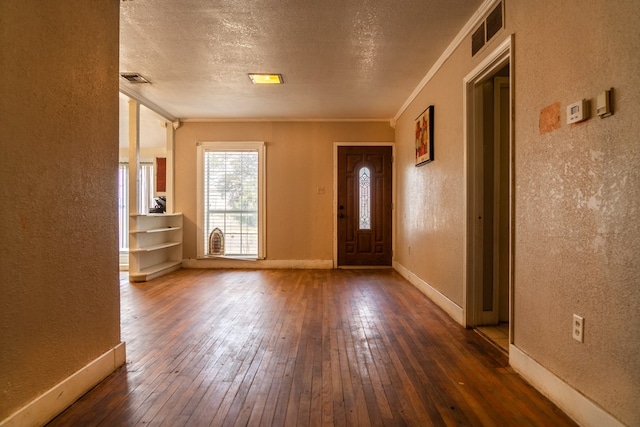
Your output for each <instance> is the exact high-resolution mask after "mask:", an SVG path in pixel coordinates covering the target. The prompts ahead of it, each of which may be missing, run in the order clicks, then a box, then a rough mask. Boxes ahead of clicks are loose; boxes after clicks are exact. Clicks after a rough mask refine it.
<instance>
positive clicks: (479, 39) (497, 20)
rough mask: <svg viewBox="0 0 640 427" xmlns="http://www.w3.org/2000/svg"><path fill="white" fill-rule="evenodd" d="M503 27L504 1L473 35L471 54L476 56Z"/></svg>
mask: <svg viewBox="0 0 640 427" xmlns="http://www.w3.org/2000/svg"><path fill="white" fill-rule="evenodd" d="M503 28H504V13H503V8H502V2H499V3H498V4H497V5H496V7H494V8H493V10H492V11H491V12H490V13H489V15H488V16H487V18H486V20H484V21H482V22H481V23H480V26H479V27H478V29H476V30H475V31H474V32H473V34H472V35H471V56H475V54H476V53H478V52H479V51H480V50H481V49H482V47H483V46H484V45H485V44H487V43H488V42H489V40H491V39H492V38H493V36H495V35H496V34H498V32H499V31H500V30H501V29H503Z"/></svg>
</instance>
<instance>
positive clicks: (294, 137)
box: [175, 122, 394, 260]
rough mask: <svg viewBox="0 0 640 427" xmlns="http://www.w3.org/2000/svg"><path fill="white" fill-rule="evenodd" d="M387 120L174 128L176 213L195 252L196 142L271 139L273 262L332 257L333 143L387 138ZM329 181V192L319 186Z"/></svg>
mask: <svg viewBox="0 0 640 427" xmlns="http://www.w3.org/2000/svg"><path fill="white" fill-rule="evenodd" d="M393 138H394V134H393V129H392V128H391V126H390V125H389V123H388V122H361V123H352V122H250V123H240V122H226V123H217V122H208V123H207V122H187V123H185V124H184V125H183V126H182V127H180V128H179V129H178V130H177V131H176V148H175V162H176V179H175V182H176V211H178V212H182V213H183V214H184V252H183V257H184V258H185V259H189V258H195V257H196V200H197V199H196V142H197V141H265V142H266V144H267V154H266V157H267V168H266V169H267V179H266V180H267V213H266V214H267V230H266V232H267V236H266V240H267V249H266V258H267V259H268V260H331V259H333V146H334V142H389V141H393ZM319 187H324V189H325V192H324V194H318V193H317V189H318V188H319Z"/></svg>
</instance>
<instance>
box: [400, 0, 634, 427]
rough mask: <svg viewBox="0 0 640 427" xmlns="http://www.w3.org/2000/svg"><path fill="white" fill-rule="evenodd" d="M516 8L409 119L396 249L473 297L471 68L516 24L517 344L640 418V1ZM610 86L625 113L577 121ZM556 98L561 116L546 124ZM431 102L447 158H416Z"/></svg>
mask: <svg viewBox="0 0 640 427" xmlns="http://www.w3.org/2000/svg"><path fill="white" fill-rule="evenodd" d="M505 11H506V19H505V22H506V28H505V29H504V30H503V31H502V32H500V33H499V34H498V35H497V36H496V37H495V39H494V40H492V41H490V42H489V44H488V45H487V46H486V47H485V48H484V49H483V50H482V51H481V52H480V53H479V54H478V55H476V57H474V58H472V56H471V43H470V40H469V38H468V37H467V38H466V39H465V40H464V42H463V43H462V44H461V45H460V47H458V48H457V49H456V50H455V52H454V53H453V54H452V56H451V57H450V58H449V59H448V60H447V61H446V62H445V63H444V65H443V67H442V68H441V69H440V70H439V71H438V72H437V73H436V74H435V75H434V77H433V78H432V79H431V81H430V82H429V83H428V84H427V86H426V87H425V88H424V89H423V90H422V92H421V93H420V94H419V95H418V97H417V98H416V99H415V100H414V101H413V102H412V103H411V104H410V105H409V107H408V108H407V109H406V111H404V113H403V114H402V115H401V116H400V117H399V119H398V122H397V129H396V142H397V155H398V156H397V157H398V162H397V167H398V188H399V191H398V200H397V202H398V210H397V216H398V233H397V251H396V262H397V263H398V264H400V265H401V266H404V267H405V268H406V269H408V270H409V271H410V272H412V273H413V274H415V275H416V276H417V277H418V278H419V279H420V280H423V281H424V282H427V283H428V284H429V285H431V286H432V287H433V288H434V289H435V290H436V291H437V292H440V293H441V294H442V295H444V297H446V298H448V299H449V300H450V301H452V302H453V303H454V304H456V305H458V306H459V307H460V308H463V302H464V290H465V284H464V282H463V279H464V273H463V272H464V268H465V265H464V251H465V247H464V243H463V239H464V230H465V221H466V216H465V211H464V209H465V202H464V200H465V194H464V193H463V189H464V170H465V147H464V145H463V126H464V123H463V117H462V113H463V79H464V77H465V76H466V75H467V74H468V73H470V72H471V71H472V70H473V68H474V67H475V66H476V65H477V64H479V63H480V61H481V60H482V59H483V58H484V57H485V56H486V55H487V54H488V53H490V52H491V51H492V50H494V49H495V48H496V47H497V46H498V45H499V44H500V43H501V42H502V41H504V40H505V39H506V38H507V37H509V36H510V35H511V34H514V35H515V36H514V40H515V43H514V56H513V58H512V66H513V68H512V73H513V79H514V80H513V81H514V87H515V92H514V103H515V110H514V111H515V117H514V120H515V133H514V135H515V154H514V156H515V163H514V171H515V218H514V221H515V229H514V233H515V248H514V254H515V259H514V278H513V280H514V282H513V291H514V295H513V298H514V301H515V303H514V305H513V313H514V315H513V333H514V337H513V339H514V345H515V346H516V347H517V348H518V349H519V350H520V351H521V352H523V353H524V354H526V355H528V357H530V358H531V359H532V360H535V361H536V362H537V363H539V364H540V365H542V366H543V367H544V368H546V369H547V370H549V371H550V372H552V373H553V374H555V375H556V376H557V377H559V378H560V379H561V380H562V381H564V382H566V383H567V384H568V385H569V386H571V387H572V388H574V389H575V390H577V391H578V392H579V393H581V394H583V395H585V396H587V397H588V398H589V399H591V400H592V401H593V402H595V403H596V405H598V406H600V407H602V408H604V409H605V410H606V411H607V412H609V413H610V414H612V415H613V416H614V417H615V418H617V419H618V420H620V421H622V422H624V423H626V424H628V425H638V424H640V411H638V407H637V402H639V401H640V358H638V356H637V355H638V354H640V335H638V334H637V333H634V332H633V331H636V330H638V328H639V327H640V310H638V307H639V306H640V288H639V287H638V283H639V282H640V264H639V263H638V262H637V260H638V256H639V254H640V225H638V221H637V213H638V212H640V145H639V144H638V135H640V125H639V124H638V123H639V122H638V120H637V118H638V117H640V102H638V99H639V96H640V75H639V74H638V70H639V69H640V55H638V53H639V52H640V37H638V33H637V22H638V21H639V20H640V4H638V2H634V1H630V0H628V1H622V2H609V1H605V0H598V1H595V0H594V1H590V2H586V3H585V2H582V3H579V4H578V3H576V2H561V3H558V2H554V1H551V0H549V1H538V2H516V1H510V2H506V5H505ZM611 87H613V88H614V110H615V113H614V115H613V116H611V117H609V118H606V119H600V118H598V117H597V116H595V113H592V115H591V119H589V120H588V121H586V122H584V123H580V124H577V125H567V124H566V117H565V108H566V106H567V105H568V104H570V103H572V102H575V101H578V100H580V99H582V98H587V99H591V100H592V102H595V98H596V95H597V94H598V92H600V91H602V90H605V89H609V88H611ZM555 103H559V104H560V110H559V111H560V123H559V127H558V128H557V129H555V130H553V131H551V132H547V133H544V132H541V128H540V117H541V111H542V110H543V109H544V108H545V107H547V106H549V105H552V104H555ZM431 104H433V105H434V106H435V138H434V139H435V149H434V154H435V161H434V162H433V163H431V164H427V165H425V166H422V167H415V166H414V151H413V150H414V148H413V147H414V136H413V129H414V120H415V118H416V117H417V116H418V115H419V114H420V113H421V112H422V111H423V110H424V109H425V108H426V107H427V106H428V105H431ZM592 105H593V104H592ZM594 109H595V108H594ZM574 313H576V314H579V315H581V316H583V317H584V318H585V342H584V343H582V344H581V343H578V342H576V341H574V340H573V339H572V336H571V326H572V315H573V314H574Z"/></svg>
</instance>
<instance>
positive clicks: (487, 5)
mask: <svg viewBox="0 0 640 427" xmlns="http://www.w3.org/2000/svg"><path fill="white" fill-rule="evenodd" d="M500 1H501V0H485V2H484V3H482V4H481V5H480V7H479V8H478V10H476V12H475V13H474V14H473V16H471V18H470V19H469V20H468V21H467V23H466V24H465V25H464V27H462V29H461V30H460V32H458V35H457V36H456V37H455V38H454V39H453V40H452V41H451V43H449V46H447V48H446V49H445V50H444V52H442V55H440V58H438V60H437V61H436V62H435V63H434V64H433V66H432V67H431V69H430V70H429V71H428V72H427V74H426V75H425V76H424V78H423V79H422V80H421V81H420V83H418V86H416V88H415V89H414V90H413V92H411V95H409V97H408V98H407V100H406V101H405V102H404V104H402V107H400V110H398V112H397V113H396V115H395V116H394V117H393V119H392V121H393V122H395V121H397V120H398V118H400V116H401V115H402V113H404V110H406V109H407V107H408V106H409V105H410V104H411V103H412V102H413V100H414V99H416V97H417V96H418V95H419V94H420V92H421V91H422V89H424V88H425V86H426V85H427V84H428V83H429V82H430V81H431V79H432V78H433V76H435V75H436V73H437V72H438V71H439V70H440V68H441V67H442V66H443V65H444V63H445V62H446V61H447V59H449V57H451V55H453V52H455V50H456V49H457V48H458V47H459V46H460V45H461V44H462V42H463V41H464V39H465V38H466V37H467V36H468V35H469V33H470V32H471V31H473V30H474V29H475V27H476V26H477V25H478V24H480V22H482V20H483V19H484V17H485V15H486V14H487V13H488V12H489V11H490V10H491V9H492V8H493V6H494V5H496V4H498V2H500Z"/></svg>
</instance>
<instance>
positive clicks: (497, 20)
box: [486, 3, 502, 41]
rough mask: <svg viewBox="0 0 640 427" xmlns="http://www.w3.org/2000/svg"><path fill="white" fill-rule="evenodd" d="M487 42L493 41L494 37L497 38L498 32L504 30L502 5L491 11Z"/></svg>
mask: <svg viewBox="0 0 640 427" xmlns="http://www.w3.org/2000/svg"><path fill="white" fill-rule="evenodd" d="M486 22H487V41H489V40H491V38H492V37H493V36H495V35H496V34H497V33H498V31H500V30H501V29H502V3H498V5H497V6H496V7H495V9H493V10H492V11H491V13H490V14H489V16H487V21H486Z"/></svg>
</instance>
